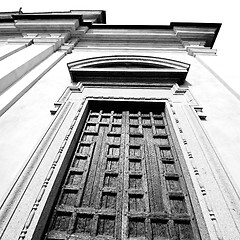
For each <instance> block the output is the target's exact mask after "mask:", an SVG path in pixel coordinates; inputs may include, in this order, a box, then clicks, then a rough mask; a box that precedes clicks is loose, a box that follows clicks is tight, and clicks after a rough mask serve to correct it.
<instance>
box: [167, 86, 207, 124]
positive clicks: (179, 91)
mask: <svg viewBox="0 0 240 240" xmlns="http://www.w3.org/2000/svg"><path fill="white" fill-rule="evenodd" d="M171 90H172V92H173V96H184V97H185V100H186V102H187V104H188V105H189V106H191V107H192V108H193V109H194V110H195V112H196V114H197V116H198V117H199V119H200V120H206V118H207V116H206V114H205V113H204V112H203V107H202V106H201V105H200V104H199V103H198V101H197V100H196V98H195V97H194V96H193V94H192V93H191V91H190V89H189V88H188V87H180V86H179V85H178V84H177V83H176V84H174V85H173V87H172V89H171Z"/></svg>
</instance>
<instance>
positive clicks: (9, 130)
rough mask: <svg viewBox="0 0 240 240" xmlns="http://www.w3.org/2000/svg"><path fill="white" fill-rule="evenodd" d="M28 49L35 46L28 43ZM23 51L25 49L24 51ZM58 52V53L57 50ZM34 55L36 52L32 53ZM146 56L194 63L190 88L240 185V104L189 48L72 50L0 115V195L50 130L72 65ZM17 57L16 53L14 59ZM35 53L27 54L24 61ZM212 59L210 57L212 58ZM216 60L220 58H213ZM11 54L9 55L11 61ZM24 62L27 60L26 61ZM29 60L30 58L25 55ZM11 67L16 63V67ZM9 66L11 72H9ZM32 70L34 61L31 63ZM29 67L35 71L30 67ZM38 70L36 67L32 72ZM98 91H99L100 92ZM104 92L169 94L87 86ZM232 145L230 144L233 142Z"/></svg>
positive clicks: (88, 91)
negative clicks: (52, 111)
mask: <svg viewBox="0 0 240 240" xmlns="http://www.w3.org/2000/svg"><path fill="white" fill-rule="evenodd" d="M47 48H49V46H46V45H38V48H36V51H37V52H38V53H39V52H44V51H45V50H46V49H47ZM27 49H30V48H29V47H28V48H27ZM21 52H22V51H21ZM57 53H58V52H57ZM31 54H33V52H31ZM119 54H131V55H144V56H155V57H161V58H170V59H174V60H178V61H182V62H185V63H189V64H191V67H190V70H189V73H188V76H187V79H186V83H185V86H189V87H190V89H191V91H192V92H193V94H194V96H195V97H196V99H197V100H198V103H199V104H200V105H201V106H203V110H204V112H205V113H206V115H207V121H202V124H203V125H204V127H205V128H206V129H207V132H208V133H209V136H210V138H211V140H212V142H213V144H214V145H215V146H216V150H217V152H219V153H220V156H221V158H222V160H223V162H224V163H225V165H227V167H226V168H227V169H228V170H229V172H230V174H231V175H232V176H233V179H234V181H235V182H236V183H237V185H238V186H239V187H240V179H238V174H237V173H238V169H239V168H240V163H239V162H238V161H237V158H238V157H239V156H240V149H239V147H238V143H239V141H240V139H239V136H240V129H239V128H238V123H239V122H240V106H239V104H238V103H239V102H238V100H237V99H236V97H234V96H233V95H232V94H231V93H230V92H229V91H228V90H227V89H226V88H225V87H224V86H223V85H222V83H220V82H219V81H218V80H217V79H216V76H214V75H213V74H212V73H211V72H209V70H208V69H206V67H204V66H203V65H202V64H201V63H200V62H199V61H198V60H197V59H196V58H193V57H191V56H189V55H188V54H187V53H186V52H179V53H171V52H161V51H148V52H147V53H146V51H144V50H143V51H140V50H132V51H130V50H126V51H124V50H121V51H117V50H116V51H104V50H98V49H96V50H91V51H89V50H87V49H86V50H84V49H77V50H73V53H72V54H68V55H66V56H65V57H64V56H63V58H62V59H61V61H59V62H58V63H57V64H56V65H55V66H54V67H52V68H51V69H50V70H49V71H48V72H47V73H45V74H44V75H43V76H42V77H41V78H40V80H39V81H37V82H36V83H35V84H34V85H33V86H31V88H30V89H28V91H26V93H25V94H24V95H23V96H22V97H21V98H20V99H19V100H18V101H17V102H16V103H15V104H14V105H13V106H12V107H11V108H9V109H8V111H6V112H5V113H4V114H3V115H2V116H1V118H0V132H1V135H0V146H1V151H0V164H1V169H0V175H1V179H2V181H1V182H0V199H1V198H2V199H3V197H4V196H5V194H6V193H7V191H8V189H9V187H10V186H11V184H12V183H13V182H14V180H15V179H16V178H17V176H18V174H19V173H20V172H21V169H23V168H24V166H25V164H26V161H27V160H28V158H29V157H30V155H31V153H32V151H33V149H34V148H35V147H36V146H37V143H38V142H39V140H40V139H41V138H42V136H43V134H44V132H45V131H46V130H47V128H48V126H49V125H50V123H51V121H52V120H53V116H52V115H51V114H50V109H52V108H53V103H54V102H56V101H57V99H58V98H59V97H60V96H61V94H62V93H63V92H64V90H65V89H66V87H67V86H69V85H72V83H71V78H70V75H69V72H68V69H67V63H69V62H73V61H77V60H80V59H84V58H90V57H98V56H103V55H106V56H108V55H119ZM14 56H15V57H16V54H14V55H12V57H14ZM29 56H30V55H26V56H25V55H24V59H25V58H27V57H29ZM209 58H210V57H209ZM211 58H212V59H217V58H218V57H215V56H213V57H211ZM9 59H10V57H8V58H7V60H8V61H10V60H9ZM21 61H23V60H22V59H21ZM24 61H27V59H25V60H24ZM11 67H12V66H11ZM11 67H10V66H7V69H6V71H10V68H11ZM28 68H29V65H28ZM29 70H30V69H29ZM36 71H37V69H36V68H34V69H32V70H31V73H34V72H36ZM96 91H97V93H96ZM94 94H97V95H99V96H108V95H112V96H125V97H157V98H161V97H168V96H169V95H168V93H166V92H163V91H161V90H156V89H146V90H136V89H122V90H120V91H119V90H117V89H110V90H108V89H96V88H87V89H85V91H84V93H83V97H84V95H85V96H86V95H94ZM229 143H231V144H229Z"/></svg>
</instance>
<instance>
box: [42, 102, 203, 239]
mask: <svg viewBox="0 0 240 240" xmlns="http://www.w3.org/2000/svg"><path fill="white" fill-rule="evenodd" d="M127 110H128V109H123V110H122V111H116V112H115V111H113V110H112V111H109V110H108V111H104V110H100V109H98V110H96V109H95V110H91V111H90V112H89V115H88V118H87V121H86V123H85V127H84V130H83V132H82V135H81V137H80V140H79V143H78V146H77V148H76V151H75V154H74V157H73V159H72V162H71V165H70V168H69V169H68V173H67V176H66V179H65V182H64V184H63V186H62V189H61V193H60V195H59V199H58V200H57V204H56V207H55V210H54V211H53V214H52V216H51V220H50V227H49V229H48V231H47V233H46V235H45V239H59V240H60V239H74V240H77V239H136V240H137V239H154V240H155V239H156V240H157V239H158V240H167V239H171V240H177V239H179V240H190V239H191V240H192V239H200V237H199V233H198V229H197V226H196V223H195V220H194V215H193V211H192V208H191V203H190V200H189V197H188V191H187V189H186V184H185V181H184V177H183V172H182V170H181V166H180V163H179V159H178V156H177V152H176V149H175V147H174V144H173V141H172V137H171V134H170V129H169V126H168V123H167V120H166V117H165V113H164V110H161V111H155V112H152V111H149V112H148V111H146V110H145V111H143V110H142V109H137V105H136V109H134V110H131V111H127ZM141 110H142V111H141Z"/></svg>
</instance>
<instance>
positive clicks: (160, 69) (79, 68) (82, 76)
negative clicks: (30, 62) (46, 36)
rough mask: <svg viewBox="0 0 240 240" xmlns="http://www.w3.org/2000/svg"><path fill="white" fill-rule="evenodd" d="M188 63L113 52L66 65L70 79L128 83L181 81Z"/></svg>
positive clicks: (85, 81)
mask: <svg viewBox="0 0 240 240" xmlns="http://www.w3.org/2000/svg"><path fill="white" fill-rule="evenodd" d="M189 67H190V65H189V64H186V63H183V62H179V61H175V60H171V59H166V58H157V57H148V56H133V55H127V56H125V55H114V56H104V57H96V58H88V59H83V60H79V61H75V62H72V63H69V64H68V68H69V72H70V74H71V77H72V80H73V82H83V83H85V84H87V83H89V84H90V82H94V83H97V82H104V81H105V82H107V83H110V82H115V83H117V82H119V81H120V82H125V83H129V84H131V81H134V83H133V84H135V83H138V82H139V83H142V82H145V83H146V84H148V83H149V84H151V83H153V82H154V83H167V82H169V83H173V82H174V83H178V84H182V83H183V82H184V79H185V77H186V75H187V72H188V69H189Z"/></svg>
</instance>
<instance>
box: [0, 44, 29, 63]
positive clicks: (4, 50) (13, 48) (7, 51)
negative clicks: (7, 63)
mask: <svg viewBox="0 0 240 240" xmlns="http://www.w3.org/2000/svg"><path fill="white" fill-rule="evenodd" d="M25 47H26V45H25V44H5V45H3V46H1V47H0V60H3V59H4V58H6V57H8V56H10V55H11V54H14V53H16V52H17V51H20V50H21V49H23V48H25Z"/></svg>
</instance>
